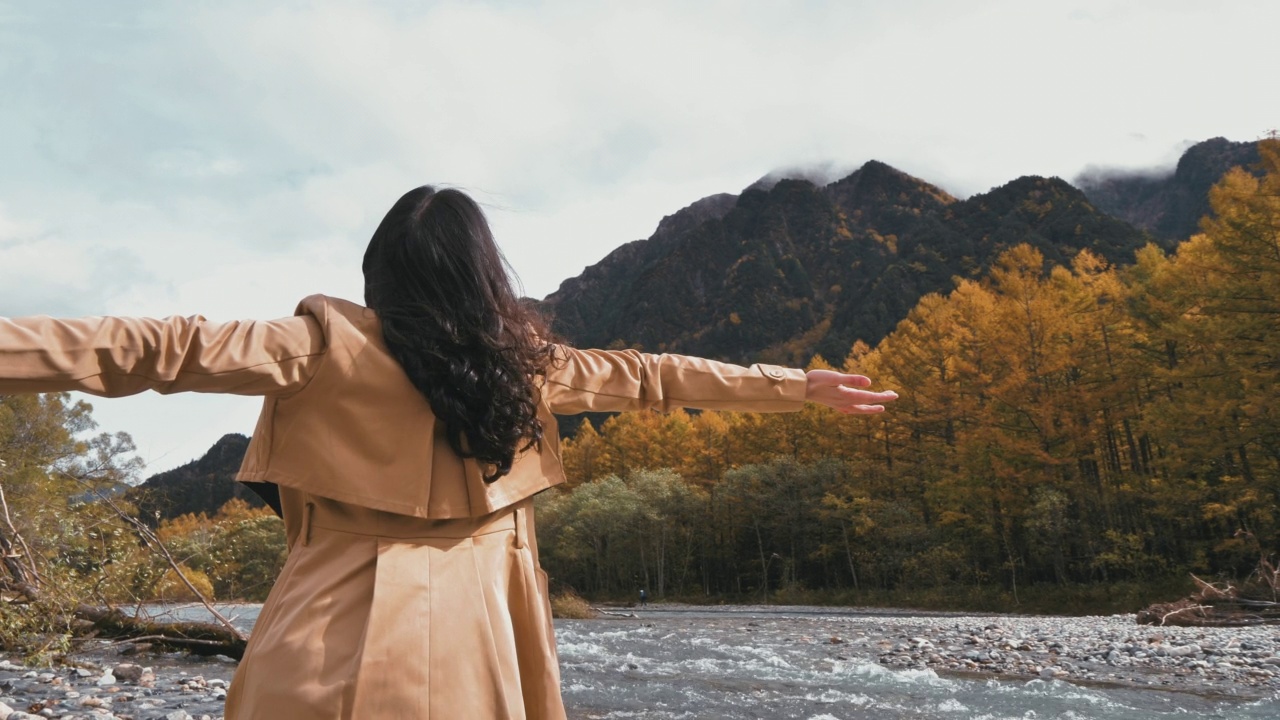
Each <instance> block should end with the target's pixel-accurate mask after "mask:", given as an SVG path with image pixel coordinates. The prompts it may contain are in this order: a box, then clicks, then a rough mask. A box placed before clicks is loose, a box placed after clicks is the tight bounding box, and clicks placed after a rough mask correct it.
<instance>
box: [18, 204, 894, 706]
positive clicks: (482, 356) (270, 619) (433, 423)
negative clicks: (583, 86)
mask: <svg viewBox="0 0 1280 720" xmlns="http://www.w3.org/2000/svg"><path fill="white" fill-rule="evenodd" d="M364 276H365V304H366V306H367V307H362V306H360V305H356V304H353V303H350V302H345V301H342V300H336V299H333V298H327V297H323V296H313V297H309V298H307V299H305V300H303V301H302V303H301V304H300V305H299V307H298V311H297V314H296V315H295V316H294V317H291V318H286V319H281V320H274V321H269V322H258V321H248V322H230V323H210V322H206V321H205V320H204V319H203V318H200V317H192V318H168V319H165V320H146V319H126V318H86V319H79V320H54V319H50V318H26V319H18V320H7V319H2V318H0V393H18V392H52V391H64V390H80V391H83V392H89V393H94V394H98V395H104V396H121V395H129V394H132V393H137V392H141V391H143V390H155V391H158V392H162V393H170V392H181V391H194V392H220V393H237V394H245V395H261V396H263V397H264V398H265V402H264V405H263V409H262V414H261V416H260V419H259V421H258V425H257V428H256V429H255V431H254V435H253V440H252V442H251V443H250V445H249V450H248V454H247V455H246V457H245V460H244V465H243V466H242V468H241V471H240V474H239V479H241V480H243V481H246V482H263V483H273V484H275V485H276V486H278V488H279V494H280V501H281V506H282V510H283V515H284V521H285V528H286V532H287V536H288V543H289V548H290V552H289V559H288V562H287V563H286V565H285V567H284V570H283V571H282V573H281V575H280V577H279V578H278V580H277V582H276V585H275V587H274V588H273V590H272V592H271V595H270V597H269V598H268V600H267V603H266V605H265V606H264V607H263V609H262V614H261V615H260V616H259V619H258V622H257V625H256V627H255V629H254V632H253V635H252V639H251V641H250V642H249V646H248V649H247V651H246V654H245V657H244V659H243V661H242V662H241V664H240V667H239V669H238V671H237V673H236V677H235V680H234V681H233V683H232V687H231V690H230V692H229V694H228V698H227V718H229V719H230V720H244V719H246V718H254V719H261V720H279V719H281V718H294V719H298V720H310V719H312V718H316V719H319V718H359V719H369V718H526V717H528V718H563V717H564V708H563V705H562V703H561V699H560V679H559V668H558V666H557V660H556V651H555V638H554V636H553V634H552V628H551V614H550V606H549V602H548V597H547V586H546V575H545V573H543V572H542V570H541V568H539V566H538V555H537V553H538V551H537V541H536V537H535V533H534V527H533V514H532V496H533V495H534V494H535V493H537V492H540V491H542V490H545V489H547V488H549V487H551V486H553V485H555V484H557V483H560V482H562V481H563V479H564V475H563V470H562V469H561V466H560V452H559V439H558V436H557V432H556V423H555V418H554V417H553V415H552V413H562V414H566V413H579V412H585V411H621V410H634V409H641V408H659V409H669V408H674V407H694V408H707V409H721V410H751V411H757V412H759V411H787V410H797V409H799V408H800V407H801V406H802V405H803V403H804V401H806V400H811V401H815V402H820V403H823V404H825V405H829V406H832V407H836V408H838V409H840V410H842V411H843V412H847V413H872V412H880V411H882V410H883V409H884V408H883V406H882V405H880V404H879V403H882V402H884V401H887V400H892V399H893V398H894V397H896V396H895V395H894V394H893V393H891V392H886V393H876V392H868V391H866V390H861V389H858V388H861V387H865V386H867V385H868V384H869V383H870V381H869V380H868V379H867V378H865V377H861V376H857V375H845V374H842V373H836V372H831V371H812V372H809V373H808V374H807V375H806V374H805V373H804V372H802V371H799V370H790V369H784V368H779V367H773V366H767V365H756V366H753V367H751V368H744V367H738V366H735V365H726V364H722V363H717V362H712V361H708V360H702V359H697V358H689V357H681V356H675V355H661V356H659V355H646V354H642V353H638V352H635V351H629V350H628V351H620V352H605V351H582V350H575V349H573V348H570V347H568V346H565V345H560V344H554V343H551V342H549V341H548V340H547V338H549V337H550V334H549V333H548V332H547V330H546V328H545V327H544V326H543V325H542V324H541V322H540V321H539V319H538V318H537V316H536V315H534V314H533V313H531V312H530V311H529V310H528V309H526V308H525V307H524V306H522V305H521V303H520V302H519V299H518V298H517V296H516V294H515V293H514V291H513V290H512V287H511V283H510V281H509V279H508V277H507V273H506V269H505V265H504V262H503V259H502V256H501V254H500V253H499V251H498V249H497V246H496V245H495V243H494V241H493V237H492V234H491V233H490V231H489V227H488V224H487V223H486V221H485V218H484V215H483V214H482V212H481V210H480V208H479V207H478V206H477V205H476V204H475V202H473V201H472V200H471V199H470V198H469V197H467V196H466V195H465V194H463V193H461V192H459V191H457V190H440V191H436V190H434V189H433V188H430V187H422V188H418V189H416V190H413V191H411V192H409V193H408V194H406V195H405V196H404V197H402V198H400V200H399V201H398V202H397V203H396V204H395V206H394V207H392V208H391V211H390V212H388V213H387V216H386V217H385V218H384V219H383V221H382V223H381V225H379V226H378V229H377V231H376V232H375V233H374V235H373V239H372V241H371V242H370V243H369V248H368V250H367V251H366V253H365V257H364Z"/></svg>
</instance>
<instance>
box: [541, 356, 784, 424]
mask: <svg viewBox="0 0 1280 720" xmlns="http://www.w3.org/2000/svg"><path fill="white" fill-rule="evenodd" d="M806 384H807V383H806V380H805V374H804V371H803V370H795V369H791V368H782V367H778V366H775V365H752V366H751V367H742V366H740V365H730V364H727V363H721V362H716V361H714V360H705V359H703V358H695V357H688V356H684V355H651V354H646V353H641V352H637V351H635V350H618V351H613V350H575V349H574V348H571V347H568V346H564V345H560V346H557V348H556V362H554V363H552V365H551V367H549V368H547V381H546V384H545V385H544V386H543V396H544V397H545V399H546V400H547V403H548V405H550V407H551V411H552V412H555V413H559V414H562V415H572V414H574V413H580V412H595V411H606V412H617V411H623V410H641V409H645V408H654V409H658V410H671V409H673V408H677V407H685V408H699V409H702V410H744V411H753V412H788V411H794V410H799V409H800V408H801V407H802V406H803V405H804V396H805V387H806Z"/></svg>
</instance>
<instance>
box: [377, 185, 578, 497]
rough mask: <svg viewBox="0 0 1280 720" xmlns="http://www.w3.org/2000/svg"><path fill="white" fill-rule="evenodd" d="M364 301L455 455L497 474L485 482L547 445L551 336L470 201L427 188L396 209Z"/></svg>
mask: <svg viewBox="0 0 1280 720" xmlns="http://www.w3.org/2000/svg"><path fill="white" fill-rule="evenodd" d="M364 299H365V305H367V306H368V307H370V308H371V309H373V311H374V312H376V313H377V315H378V318H379V320H381V322H382V337H383V339H384V340H385V341H386V343H387V347H388V349H389V350H390V351H391V354H392V356H393V357H395V359H396V360H397V361H398V362H399V363H400V366H401V367H402V368H404V371H405V373H406V374H407V375H408V376H409V379H410V380H411V381H412V382H413V385H414V387H416V388H417V389H418V391H419V392H421V393H422V395H423V396H424V397H425V398H426V399H427V401H428V402H429V403H431V409H432V411H433V412H435V414H436V417H437V418H438V419H439V420H441V421H442V422H443V423H444V426H445V433H446V436H447V438H448V440H449V446H450V447H452V448H453V450H454V452H456V453H458V455H460V456H462V457H473V458H476V459H477V460H478V461H480V462H481V463H484V464H486V465H488V466H490V468H491V469H489V470H486V471H485V473H484V479H485V482H493V481H495V480H497V479H498V478H500V477H502V476H503V475H506V474H507V473H508V472H510V471H511V464H512V462H513V461H514V460H515V456H516V453H518V452H521V451H524V450H527V449H528V448H530V447H532V446H534V445H536V444H539V443H541V441H542V432H543V427H542V421H541V420H539V419H538V417H537V410H538V403H539V401H540V393H539V390H538V384H537V382H536V378H537V376H539V375H545V373H546V368H547V366H548V365H549V364H550V363H551V361H552V359H553V346H552V345H551V344H550V339H551V336H550V333H549V332H548V330H547V327H546V325H545V323H544V322H543V321H542V319H541V318H540V317H539V316H538V315H537V314H536V313H535V312H534V311H533V310H532V309H530V308H528V307H526V306H524V305H523V304H522V303H521V302H520V299H519V297H518V296H517V294H516V292H515V289H514V288H513V286H512V283H511V278H510V275H509V274H508V272H507V263H506V259H505V258H503V256H502V252H501V251H500V250H498V246H497V244H496V243H495V242H494V240H493V233H492V232H491V231H490V230H489V223H488V222H487V221H486V220H485V217H484V212H483V211H481V209H480V206H479V205H477V204H476V202H475V201H474V200H472V199H471V198H470V197H468V196H467V195H466V193H463V192H461V191H459V190H453V189H441V190H436V189H435V188H433V187H429V186H423V187H420V188H417V189H415V190H410V191H409V192H407V193H405V195H404V196H403V197H401V198H400V199H399V200H398V201H396V204H395V205H393V206H392V208H391V210H390V211H389V212H387V216H386V217H385V218H383V219H382V223H381V224H380V225H378V229H377V230H376V231H375V232H374V233H373V239H372V240H370V241H369V248H368V249H367V250H366V251H365V254H364Z"/></svg>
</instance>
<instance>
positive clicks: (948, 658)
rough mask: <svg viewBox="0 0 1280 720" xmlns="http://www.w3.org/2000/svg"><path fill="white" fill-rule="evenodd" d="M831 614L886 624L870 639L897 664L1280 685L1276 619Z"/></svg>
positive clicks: (1244, 692)
mask: <svg viewBox="0 0 1280 720" xmlns="http://www.w3.org/2000/svg"><path fill="white" fill-rule="evenodd" d="M831 620H832V621H833V622H836V621H843V622H846V623H855V624H863V623H865V624H867V625H868V626H872V625H874V626H878V628H879V629H880V632H881V633H882V634H881V636H880V638H877V642H876V644H875V645H874V646H873V645H872V643H870V642H864V643H863V645H864V646H865V649H866V651H867V652H869V653H872V654H874V656H875V658H876V659H877V660H878V662H879V663H880V664H881V665H885V666H888V667H890V668H902V669H908V668H913V669H923V668H929V669H932V670H935V671H961V672H980V673H988V674H992V675H1000V676H1002V677H1010V676H1013V677H1017V676H1022V677H1028V678H1046V679H1047V678H1056V679H1062V680H1068V681H1091V680H1106V681H1107V682H1118V683H1129V684H1133V685H1143V686H1147V685H1151V684H1157V683H1158V684H1161V685H1165V686H1172V687H1177V688H1179V689H1186V690H1189V691H1193V692H1203V693H1211V694H1222V695H1233V696H1240V697H1267V696H1271V695H1274V694H1275V693H1277V692H1280V627H1277V626H1274V625H1272V626H1254V627H1243V628H1220V627H1214V628H1195V627H1189V628H1182V627H1165V628H1152V627H1150V626H1144V625H1138V624H1136V623H1135V622H1134V616H1132V615H1114V616H1103V617H1043V616H1040V617H1035V616H1026V617H1021V616H999V617H995V618H992V617H984V616H959V615H939V616H904V617H890V618H886V617H868V618H860V617H856V616H854V617H837V618H832V619H831ZM846 634H849V635H852V634H853V633H851V632H850V633H846ZM843 652H846V653H848V652H849V650H845V651H843Z"/></svg>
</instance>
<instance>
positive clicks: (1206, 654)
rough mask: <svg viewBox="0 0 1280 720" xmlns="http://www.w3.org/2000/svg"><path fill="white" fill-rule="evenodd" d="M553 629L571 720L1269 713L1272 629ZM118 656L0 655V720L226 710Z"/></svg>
mask: <svg viewBox="0 0 1280 720" xmlns="http://www.w3.org/2000/svg"><path fill="white" fill-rule="evenodd" d="M557 627H558V634H559V640H560V654H561V663H562V667H563V673H564V688H565V701H566V705H567V706H568V708H569V714H570V717H571V718H576V719H586V718H613V717H619V718H620V717H652V718H665V717H673V718H674V717H682V718H683V717H691V718H692V717H723V718H736V717H779V718H783V717H796V718H805V719H808V718H815V717H822V718H842V719H843V718H858V717H868V718H871V717H874V718H877V719H878V720H884V719H886V718H894V717H912V718H917V717H940V718H942V717H975V716H979V715H984V716H987V717H993V718H999V717H1027V715H1025V713H1026V712H1027V711H1028V710H1034V711H1035V712H1037V713H1038V714H1039V716H1041V717H1049V716H1057V715H1053V714H1052V713H1053V712H1054V708H1055V707H1058V706H1057V705H1055V703H1061V707H1066V708H1071V709H1072V712H1074V713H1075V715H1074V717H1078V718H1092V717H1099V718H1129V717H1140V718H1148V717H1157V716H1162V713H1163V711H1164V710H1169V711H1170V712H1174V711H1176V712H1174V714H1177V713H1187V712H1191V713H1194V714H1196V715H1199V716H1205V717H1214V716H1216V717H1229V718H1253V717H1277V716H1280V627H1275V626H1272V627H1254V628H1153V627H1148V626H1141V625H1137V624H1135V623H1134V621H1133V617H1132V616H1126V615H1119V616H1108V617H1074V618H1068V617H1046V616H1026V617H1023V616H1008V615H959V614H926V613H913V612H895V611H879V610H858V609H836V608H778V607H736V608H724V607H720V608H699V607H690V606H675V605H659V606H651V607H649V608H646V609H643V610H638V611H622V612H620V613H619V614H618V615H614V616H606V617H604V618H601V619H599V620H579V621H559V622H557ZM122 649H123V648H121V646H118V645H110V644H106V643H104V644H101V645H96V646H95V645H89V646H87V647H86V648H85V650H84V652H82V653H80V654H79V655H77V656H75V658H74V664H73V665H69V666H61V667H55V668H28V667H26V666H24V665H21V664H19V662H18V661H17V659H16V658H10V659H3V660H0V720H33V719H34V718H66V719H68V720H70V719H72V718H75V719H90V718H92V719H93V720H111V719H112V718H118V719H119V720H160V719H164V720H204V719H208V720H216V719H219V718H221V717H222V715H223V703H224V700H225V697H226V689H227V685H228V683H229V682H230V680H231V676H232V674H233V673H234V672H235V663H234V661H231V660H229V659H227V658H222V659H194V658H188V657H185V656H182V655H175V654H145V653H143V654H138V655H122V654H121V653H120V651H121V650H122ZM948 678H953V679H948ZM971 679H972V680H974V681H975V682H969V680H971ZM1073 687H1074V688H1076V690H1071V689H1070V688H1073ZM1153 690H1155V691H1160V692H1156V693H1152V692H1151V691H1153ZM1080 693H1084V694H1086V695H1087V696H1088V697H1089V698H1092V699H1090V700H1088V701H1087V702H1088V703H1091V704H1090V705H1089V706H1088V707H1083V708H1082V706H1081V705H1080V703H1081V702H1085V701H1082V700H1080V698H1079V697H1077V695H1079V694H1080ZM935 694H936V695H937V698H936V700H937V701H936V702H933V700H931V699H930V698H932V697H933V695H935ZM690 703H692V705H690ZM930 703H932V705H930ZM664 704H669V705H670V706H671V709H670V712H668V711H667V710H664V709H663V707H664ZM678 707H683V709H681V710H679V711H677V710H676V708H678ZM690 707H692V708H696V710H694V711H693V714H692V715H690V714H688V711H689V708H690ZM961 708H967V710H961ZM979 709H982V710H983V712H978V711H979ZM899 710H900V712H899ZM988 711H990V712H988ZM664 713H666V714H664ZM681 713H684V714H681ZM975 713H977V714H975Z"/></svg>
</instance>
